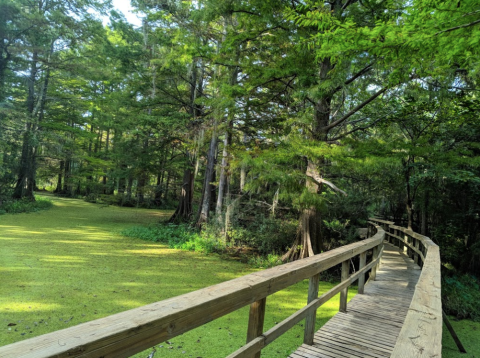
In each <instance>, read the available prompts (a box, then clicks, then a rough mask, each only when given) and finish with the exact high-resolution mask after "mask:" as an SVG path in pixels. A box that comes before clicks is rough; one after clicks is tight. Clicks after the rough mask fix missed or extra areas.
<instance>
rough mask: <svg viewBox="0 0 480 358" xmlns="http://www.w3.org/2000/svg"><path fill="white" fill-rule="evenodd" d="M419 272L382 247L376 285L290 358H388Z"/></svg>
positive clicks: (396, 252) (407, 260)
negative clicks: (311, 343)
mask: <svg viewBox="0 0 480 358" xmlns="http://www.w3.org/2000/svg"><path fill="white" fill-rule="evenodd" d="M420 273H421V270H420V267H419V266H418V265H416V264H415V263H414V262H413V260H411V259H410V258H408V257H407V256H406V255H405V254H403V253H402V252H400V251H399V250H398V248H397V247H395V246H392V245H390V244H385V247H384V251H383V257H382V261H381V265H380V268H379V269H378V270H377V277H376V280H375V281H370V282H369V283H368V284H367V285H366V286H365V293H364V294H362V295H361V294H358V295H356V296H355V297H354V298H353V299H352V300H351V301H350V302H349V303H348V305H347V312H346V313H342V312H339V313H337V314H336V315H335V316H334V317H332V319H330V320H329V321H328V322H327V323H326V324H325V325H324V326H323V327H322V328H321V329H320V330H319V331H317V332H316V333H315V337H314V342H313V346H308V345H305V344H303V345H301V346H300V347H299V348H298V349H297V350H296V351H295V352H294V353H292V354H291V355H290V356H289V358H347V357H351V358H360V357H368V358H383V357H390V355H391V353H392V351H393V348H394V346H395V342H396V341H397V337H398V335H399V333H400V330H401V328H402V325H403V322H404V321H405V317H406V315H407V312H408V308H409V306H410V302H411V300H412V297H413V293H414V291H415V285H416V284H417V281H418V278H419V276H420Z"/></svg>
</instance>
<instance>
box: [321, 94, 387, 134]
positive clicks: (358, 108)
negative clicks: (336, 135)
mask: <svg viewBox="0 0 480 358" xmlns="http://www.w3.org/2000/svg"><path fill="white" fill-rule="evenodd" d="M388 88H389V87H388V86H387V87H383V88H382V89H381V90H379V91H378V92H375V93H374V94H373V95H372V96H371V97H370V98H369V99H367V100H366V101H364V102H362V103H360V104H359V105H358V106H356V107H355V108H354V109H352V110H351V111H350V112H348V113H347V114H345V115H344V116H343V117H342V118H339V119H337V120H336V121H335V122H333V123H331V124H329V125H328V126H326V127H324V128H322V129H323V130H324V131H325V132H326V131H329V130H330V129H332V128H335V127H336V126H338V125H339V124H341V123H343V122H345V121H346V120H347V119H348V118H350V117H351V116H353V115H354V114H355V113H357V112H358V111H359V110H361V109H362V108H363V107H365V106H366V105H367V104H369V103H370V102H372V101H373V100H374V99H375V98H377V97H378V96H380V95H381V94H382V93H384V92H386V91H387V90H388Z"/></svg>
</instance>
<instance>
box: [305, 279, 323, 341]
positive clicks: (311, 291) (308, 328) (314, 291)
mask: <svg viewBox="0 0 480 358" xmlns="http://www.w3.org/2000/svg"><path fill="white" fill-rule="evenodd" d="M319 282H320V274H316V275H314V276H312V277H310V282H309V285H308V299H307V304H309V303H311V302H312V301H313V300H316V299H317V298H318V286H319ZM316 320H317V311H316V310H315V311H313V312H312V313H310V314H309V315H308V316H307V317H306V318H305V333H304V336H303V343H305V344H308V345H310V346H311V345H312V344H313V336H314V335H315V322H316Z"/></svg>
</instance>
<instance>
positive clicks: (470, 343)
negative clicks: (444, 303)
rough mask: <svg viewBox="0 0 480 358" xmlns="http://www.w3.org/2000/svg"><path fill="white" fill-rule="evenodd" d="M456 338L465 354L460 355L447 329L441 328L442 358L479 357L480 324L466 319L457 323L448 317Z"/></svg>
mask: <svg viewBox="0 0 480 358" xmlns="http://www.w3.org/2000/svg"><path fill="white" fill-rule="evenodd" d="M449 318H450V323H451V324H452V326H453V328H454V329H455V332H456V333H457V336H458V338H459V339H460V341H461V342H462V344H463V346H464V347H465V350H466V351H467V353H466V354H464V353H460V352H459V351H458V348H457V346H456V344H455V342H454V340H453V338H452V336H451V335H450V332H449V331H448V329H447V327H445V325H444V326H443V340H442V345H443V347H442V348H443V349H442V357H443V358H478V357H480V340H479V337H480V322H473V321H470V320H467V319H464V320H460V321H457V320H456V319H455V318H454V317H449Z"/></svg>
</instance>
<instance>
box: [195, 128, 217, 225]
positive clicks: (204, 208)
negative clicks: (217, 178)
mask: <svg viewBox="0 0 480 358" xmlns="http://www.w3.org/2000/svg"><path fill="white" fill-rule="evenodd" d="M216 152H217V133H216V130H214V131H213V132H212V139H211V141H210V148H209V150H208V155H207V167H206V168H205V181H204V183H203V195H202V201H201V203H200V208H199V214H198V219H197V223H196V226H197V227H198V228H201V227H202V225H203V224H204V223H206V222H207V221H208V217H209V213H210V205H211V199H212V188H213V185H212V181H213V180H214V172H215V154H216Z"/></svg>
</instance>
